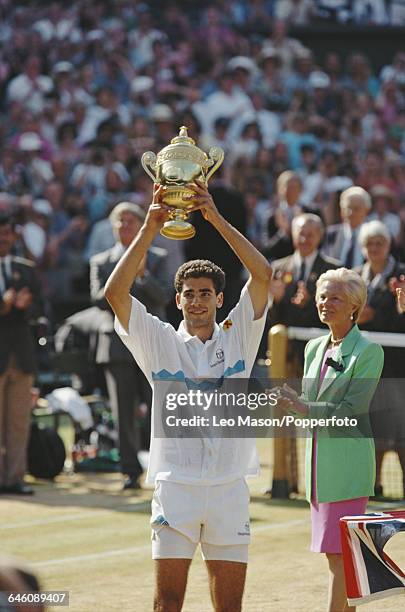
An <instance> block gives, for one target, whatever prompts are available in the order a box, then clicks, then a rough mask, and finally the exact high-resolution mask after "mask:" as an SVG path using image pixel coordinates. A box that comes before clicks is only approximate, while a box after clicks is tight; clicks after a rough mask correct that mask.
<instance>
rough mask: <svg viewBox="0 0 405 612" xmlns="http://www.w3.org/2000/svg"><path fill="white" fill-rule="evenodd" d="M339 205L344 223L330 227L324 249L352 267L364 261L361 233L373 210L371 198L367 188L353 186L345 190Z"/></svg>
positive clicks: (326, 252) (346, 265)
mask: <svg viewBox="0 0 405 612" xmlns="http://www.w3.org/2000/svg"><path fill="white" fill-rule="evenodd" d="M339 205H340V214H341V218H342V223H338V224H337V225H331V226H330V227H328V229H327V232H326V236H325V240H324V244H323V248H322V250H323V252H324V253H325V254H326V255H329V256H330V257H336V258H338V259H340V261H341V262H342V264H343V265H344V267H345V268H349V269H350V268H354V267H356V266H361V265H362V264H363V263H364V255H363V249H362V246H361V244H360V240H359V234H360V229H361V227H362V225H363V223H365V221H366V217H367V215H368V214H369V212H370V210H371V198H370V195H369V194H368V192H367V191H366V190H365V189H363V188H362V187H358V186H353V187H349V188H348V189H345V191H343V193H342V195H341V196H340V200H339Z"/></svg>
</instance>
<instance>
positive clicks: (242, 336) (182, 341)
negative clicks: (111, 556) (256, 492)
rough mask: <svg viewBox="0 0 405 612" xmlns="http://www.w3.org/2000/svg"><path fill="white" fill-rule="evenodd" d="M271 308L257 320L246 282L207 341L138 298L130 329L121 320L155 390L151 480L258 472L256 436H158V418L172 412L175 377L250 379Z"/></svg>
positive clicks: (223, 478)
mask: <svg viewBox="0 0 405 612" xmlns="http://www.w3.org/2000/svg"><path fill="white" fill-rule="evenodd" d="M266 312H267V308H266V309H265V312H264V313H263V315H262V317H260V319H257V320H254V311H253V305H252V302H251V299H250V295H249V291H248V289H247V286H246V285H245V287H244V288H243V289H242V292H241V296H240V300H239V302H238V303H237V304H236V306H235V308H233V309H232V310H231V312H230V313H229V315H228V317H227V318H226V319H225V320H224V321H223V322H222V323H221V324H220V325H217V324H215V329H214V333H213V335H212V338H211V339H210V340H207V341H206V342H202V341H201V340H200V339H199V338H198V337H197V336H190V334H188V332H187V331H186V329H185V327H184V323H183V322H182V323H181V324H180V326H179V329H178V330H177V331H176V330H175V329H174V328H173V327H172V325H170V324H169V323H163V322H162V321H161V320H160V319H158V318H157V317H154V316H152V315H151V314H149V313H148V312H147V310H146V308H145V306H144V305H143V304H141V303H140V302H139V301H138V300H137V299H136V298H134V297H132V305H131V315H130V320H129V326H128V329H129V333H127V332H126V331H125V329H124V328H123V327H122V325H121V324H120V322H119V321H118V319H117V318H115V330H116V332H117V333H118V335H119V336H120V338H121V339H122V341H123V342H124V344H125V345H126V346H127V348H128V349H129V350H130V351H131V353H132V355H133V356H134V358H135V360H136V361H137V363H138V365H139V367H140V368H141V369H142V371H143V372H144V374H145V376H146V378H147V379H148V381H149V383H150V384H151V386H152V389H153V401H152V432H151V447H150V458H149V466H148V472H147V477H146V482H147V483H150V484H152V483H154V482H155V481H156V480H170V481H172V482H181V483H187V484H196V485H214V484H222V483H225V482H231V481H232V480H235V479H236V478H241V477H244V476H248V475H256V474H257V473H258V470H259V462H258V455H257V450H256V442H255V439H254V438H243V439H242V438H218V437H212V438H209V437H206V435H204V437H197V438H191V437H188V438H187V437H156V435H154V430H155V422H156V418H160V417H162V418H164V417H165V416H166V409H165V406H164V401H163V398H164V396H165V394H166V393H167V390H168V389H170V386H171V385H173V381H178V383H179V385H181V384H182V383H184V385H187V384H188V381H192V382H193V383H195V382H197V381H198V384H200V383H201V382H202V381H204V379H208V380H209V381H212V380H213V379H222V378H224V379H229V378H232V379H234V378H245V379H248V378H249V376H250V373H251V370H252V367H253V364H254V360H255V358H256V354H257V350H258V347H259V343H260V340H261V337H262V334H263V329H264V324H265V320H266ZM227 382H228V383H229V381H227ZM176 384H177V383H176ZM186 435H187V434H186V430H185V431H184V436H186Z"/></svg>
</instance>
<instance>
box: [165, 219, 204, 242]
mask: <svg viewBox="0 0 405 612" xmlns="http://www.w3.org/2000/svg"><path fill="white" fill-rule="evenodd" d="M160 233H161V234H162V236H164V237H165V238H170V240H188V238H193V236H195V228H194V227H193V226H192V225H191V223H186V222H185V221H178V220H174V221H166V223H165V224H164V226H163V227H162V229H161V230H160Z"/></svg>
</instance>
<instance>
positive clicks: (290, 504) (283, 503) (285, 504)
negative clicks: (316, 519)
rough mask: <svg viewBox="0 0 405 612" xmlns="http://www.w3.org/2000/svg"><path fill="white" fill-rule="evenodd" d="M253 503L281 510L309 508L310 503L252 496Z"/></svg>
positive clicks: (297, 499) (301, 499) (299, 500)
mask: <svg viewBox="0 0 405 612" xmlns="http://www.w3.org/2000/svg"><path fill="white" fill-rule="evenodd" d="M250 501H251V503H255V504H262V505H264V506H273V507H281V508H308V507H309V504H308V502H307V501H306V500H305V499H303V498H294V499H272V498H271V497H270V496H269V495H251V496H250Z"/></svg>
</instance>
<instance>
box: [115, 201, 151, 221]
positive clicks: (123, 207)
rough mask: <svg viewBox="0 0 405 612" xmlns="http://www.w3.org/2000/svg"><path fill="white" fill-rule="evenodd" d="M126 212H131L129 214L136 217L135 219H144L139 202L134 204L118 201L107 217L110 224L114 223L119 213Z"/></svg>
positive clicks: (143, 212)
mask: <svg viewBox="0 0 405 612" xmlns="http://www.w3.org/2000/svg"><path fill="white" fill-rule="evenodd" d="M126 212H128V213H131V215H133V216H134V217H137V219H139V221H141V222H143V221H144V220H145V217H146V214H145V211H144V210H143V208H141V207H140V206H139V204H134V203H133V202H120V203H119V204H117V205H116V206H114V208H113V209H112V211H111V212H110V215H109V219H110V221H111V225H115V224H116V223H117V221H118V219H119V218H120V215H122V213H126Z"/></svg>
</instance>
